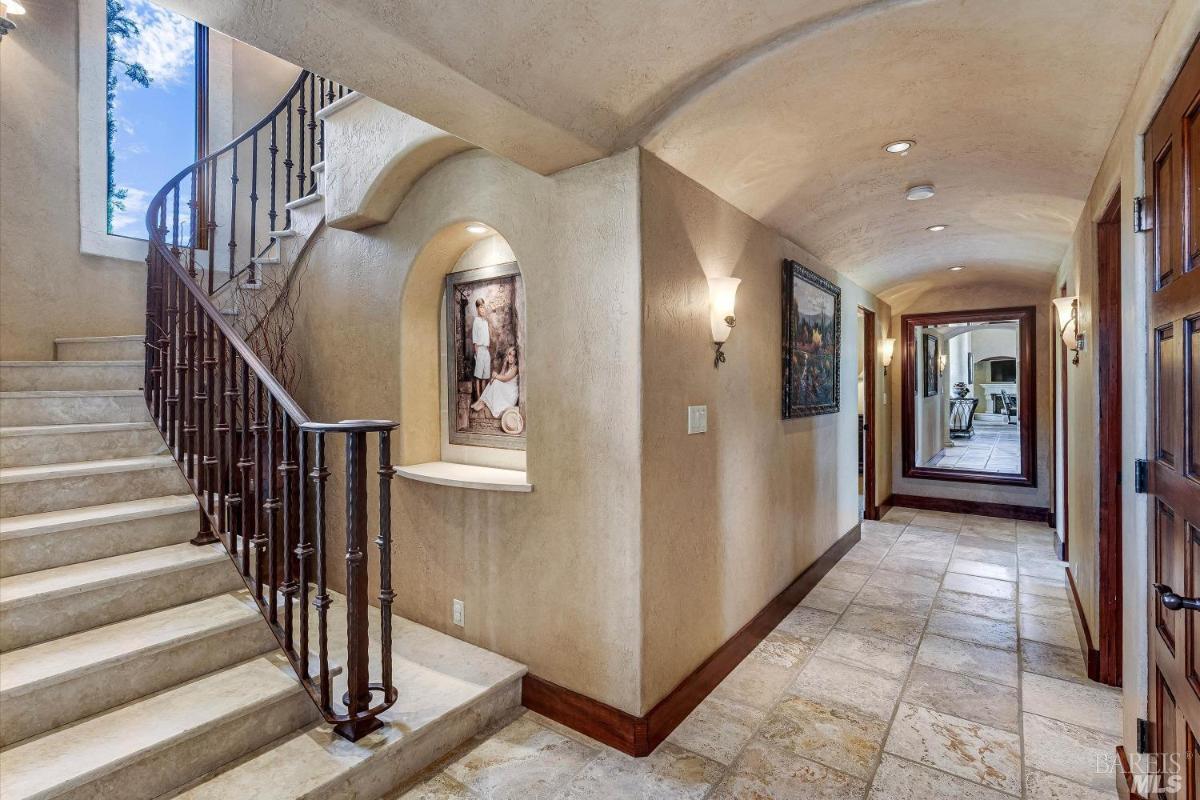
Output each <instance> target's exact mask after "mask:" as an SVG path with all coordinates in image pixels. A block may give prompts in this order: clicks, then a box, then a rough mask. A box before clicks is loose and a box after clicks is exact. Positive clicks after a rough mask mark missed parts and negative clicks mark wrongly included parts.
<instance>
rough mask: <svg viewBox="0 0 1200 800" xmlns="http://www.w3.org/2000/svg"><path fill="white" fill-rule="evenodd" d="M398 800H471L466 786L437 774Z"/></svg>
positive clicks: (443, 774) (440, 773)
mask: <svg viewBox="0 0 1200 800" xmlns="http://www.w3.org/2000/svg"><path fill="white" fill-rule="evenodd" d="M399 800H471V792H470V791H469V790H468V789H467V787H466V786H463V785H462V784H461V783H459V782H458V781H456V780H454V779H453V778H451V777H450V776H449V775H446V774H445V773H442V772H439V773H438V774H437V775H434V776H433V777H432V778H429V779H428V780H425V781H422V782H421V783H418V784H417V785H416V786H414V787H412V788H411V789H409V790H408V791H406V792H404V793H403V794H401V795H400V797H399Z"/></svg>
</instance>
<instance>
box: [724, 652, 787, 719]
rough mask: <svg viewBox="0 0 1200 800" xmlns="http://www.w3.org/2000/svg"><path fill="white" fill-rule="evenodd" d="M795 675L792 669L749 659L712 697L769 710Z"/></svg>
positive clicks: (726, 679) (727, 677)
mask: <svg viewBox="0 0 1200 800" xmlns="http://www.w3.org/2000/svg"><path fill="white" fill-rule="evenodd" d="M793 675H794V670H793V669H792V668H791V667H786V666H781V665H779V664H773V663H771V662H769V661H765V660H762V659H756V658H747V659H746V660H744V661H743V662H742V663H741V664H738V665H737V667H736V668H734V670H733V672H731V673H729V674H728V675H727V676H725V680H723V681H721V684H720V685H719V686H718V687H717V688H716V689H714V690H713V692H712V694H711V695H709V696H710V697H719V698H721V699H723V700H726V701H728V702H731V703H737V704H738V705H743V706H750V707H751V708H758V709H763V710H766V709H769V708H770V707H771V706H773V705H775V701H776V700H778V699H779V696H780V695H781V694H783V690H784V689H785V688H786V687H787V685H788V684H789V683H791V682H792V677H793Z"/></svg>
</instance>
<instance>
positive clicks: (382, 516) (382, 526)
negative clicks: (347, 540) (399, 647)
mask: <svg viewBox="0 0 1200 800" xmlns="http://www.w3.org/2000/svg"><path fill="white" fill-rule="evenodd" d="M394 475H395V471H394V470H393V469H392V433H391V431H388V430H383V431H380V432H379V538H377V539H376V540H375V544H376V545H378V546H379V650H380V653H379V655H380V663H381V665H382V677H381V679H380V682H381V683H382V684H383V687H384V691H385V693H386V694H387V700H388V701H389V702H395V699H396V698H395V696H394V695H395V690H394V689H393V688H392V601H393V600H395V599H396V593H395V592H393V591H392V492H391V489H392V477H393V476H394Z"/></svg>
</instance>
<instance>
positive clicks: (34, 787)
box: [0, 653, 304, 798]
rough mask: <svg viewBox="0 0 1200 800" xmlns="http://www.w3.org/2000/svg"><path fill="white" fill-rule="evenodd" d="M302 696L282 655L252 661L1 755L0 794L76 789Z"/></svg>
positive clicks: (50, 793)
mask: <svg viewBox="0 0 1200 800" xmlns="http://www.w3.org/2000/svg"><path fill="white" fill-rule="evenodd" d="M302 691H304V690H303V688H302V687H301V685H300V684H299V683H298V682H297V680H296V678H295V674H294V673H293V672H292V669H291V667H290V665H289V664H288V661H287V659H286V658H285V657H284V656H283V654H282V653H274V654H270V655H265V656H259V657H257V658H254V659H251V660H249V661H245V662H242V663H241V664H237V665H235V666H232V667H229V668H227V669H224V670H220V671H217V672H214V673H211V674H209V675H206V676H204V677H202V678H198V679H196V680H194V681H191V682H189V683H185V684H182V685H180V686H176V687H173V688H171V689H167V690H165V691H162V692H159V693H157V694H153V695H149V696H147V697H144V698H141V699H139V700H135V701H134V702H132V703H129V704H127V705H124V706H121V707H120V708H117V709H114V710H112V711H108V712H104V713H102V714H98V715H96V716H94V717H91V718H89V719H86V720H83V721H82V722H79V723H76V724H73V725H68V726H64V727H62V728H59V729H57V730H54V731H51V732H50V733H47V734H45V735H44V736H40V737H38V738H34V739H30V740H28V741H26V742H22V743H18V744H16V745H13V746H11V747H8V748H5V750H4V751H3V753H4V771H3V773H2V774H0V795H3V796H5V797H10V798H18V797H30V796H53V795H56V794H59V793H62V792H65V791H68V790H70V789H73V788H78V787H80V786H83V785H86V784H87V783H88V782H89V781H92V780H95V779H97V778H99V777H102V776H104V775H107V774H110V773H112V772H114V771H116V770H117V769H119V768H121V767H122V766H125V765H127V764H130V763H133V762H136V761H138V760H141V759H143V758H146V757H148V756H149V755H150V754H152V753H154V752H156V751H161V750H163V749H165V748H167V747H168V746H171V745H173V744H175V743H178V742H181V741H184V740H186V739H188V738H191V737H193V736H196V735H198V734H200V733H201V732H203V731H204V730H206V729H210V728H211V727H213V726H215V725H218V724H221V723H222V722H225V721H228V720H233V719H237V718H239V717H243V716H245V715H247V714H253V713H255V712H257V711H260V710H261V709H262V708H263V707H264V706H267V705H269V704H272V703H275V702H277V701H279V700H281V699H283V698H285V697H287V696H289V695H292V694H295V693H297V692H302Z"/></svg>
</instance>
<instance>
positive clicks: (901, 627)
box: [834, 590, 929, 644]
mask: <svg viewBox="0 0 1200 800" xmlns="http://www.w3.org/2000/svg"><path fill="white" fill-rule="evenodd" d="M877 591H878V590H871V593H870V594H869V596H870V597H871V598H873V599H875V600H876V602H882V598H879V597H876V595H875V592H877ZM918 597H920V595H918ZM921 599H922V600H924V601H928V600H929V598H927V597H925V598H921ZM903 611H904V609H903V608H895V609H889V608H887V606H883V607H879V606H877V605H860V604H859V602H858V598H855V600H854V602H853V603H851V604H850V607H849V608H847V609H846V610H845V611H844V612H843V613H842V617H841V619H839V620H838V622H837V625H835V626H834V628H835V629H837V630H843V631H854V632H855V633H865V634H867V635H868V636H882V637H884V638H885V639H895V640H896V641H898V642H905V643H906V644H916V643H917V640H918V639H920V638H921V629H922V628H924V627H925V615H924V613H920V614H915V613H902V612H903Z"/></svg>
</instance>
